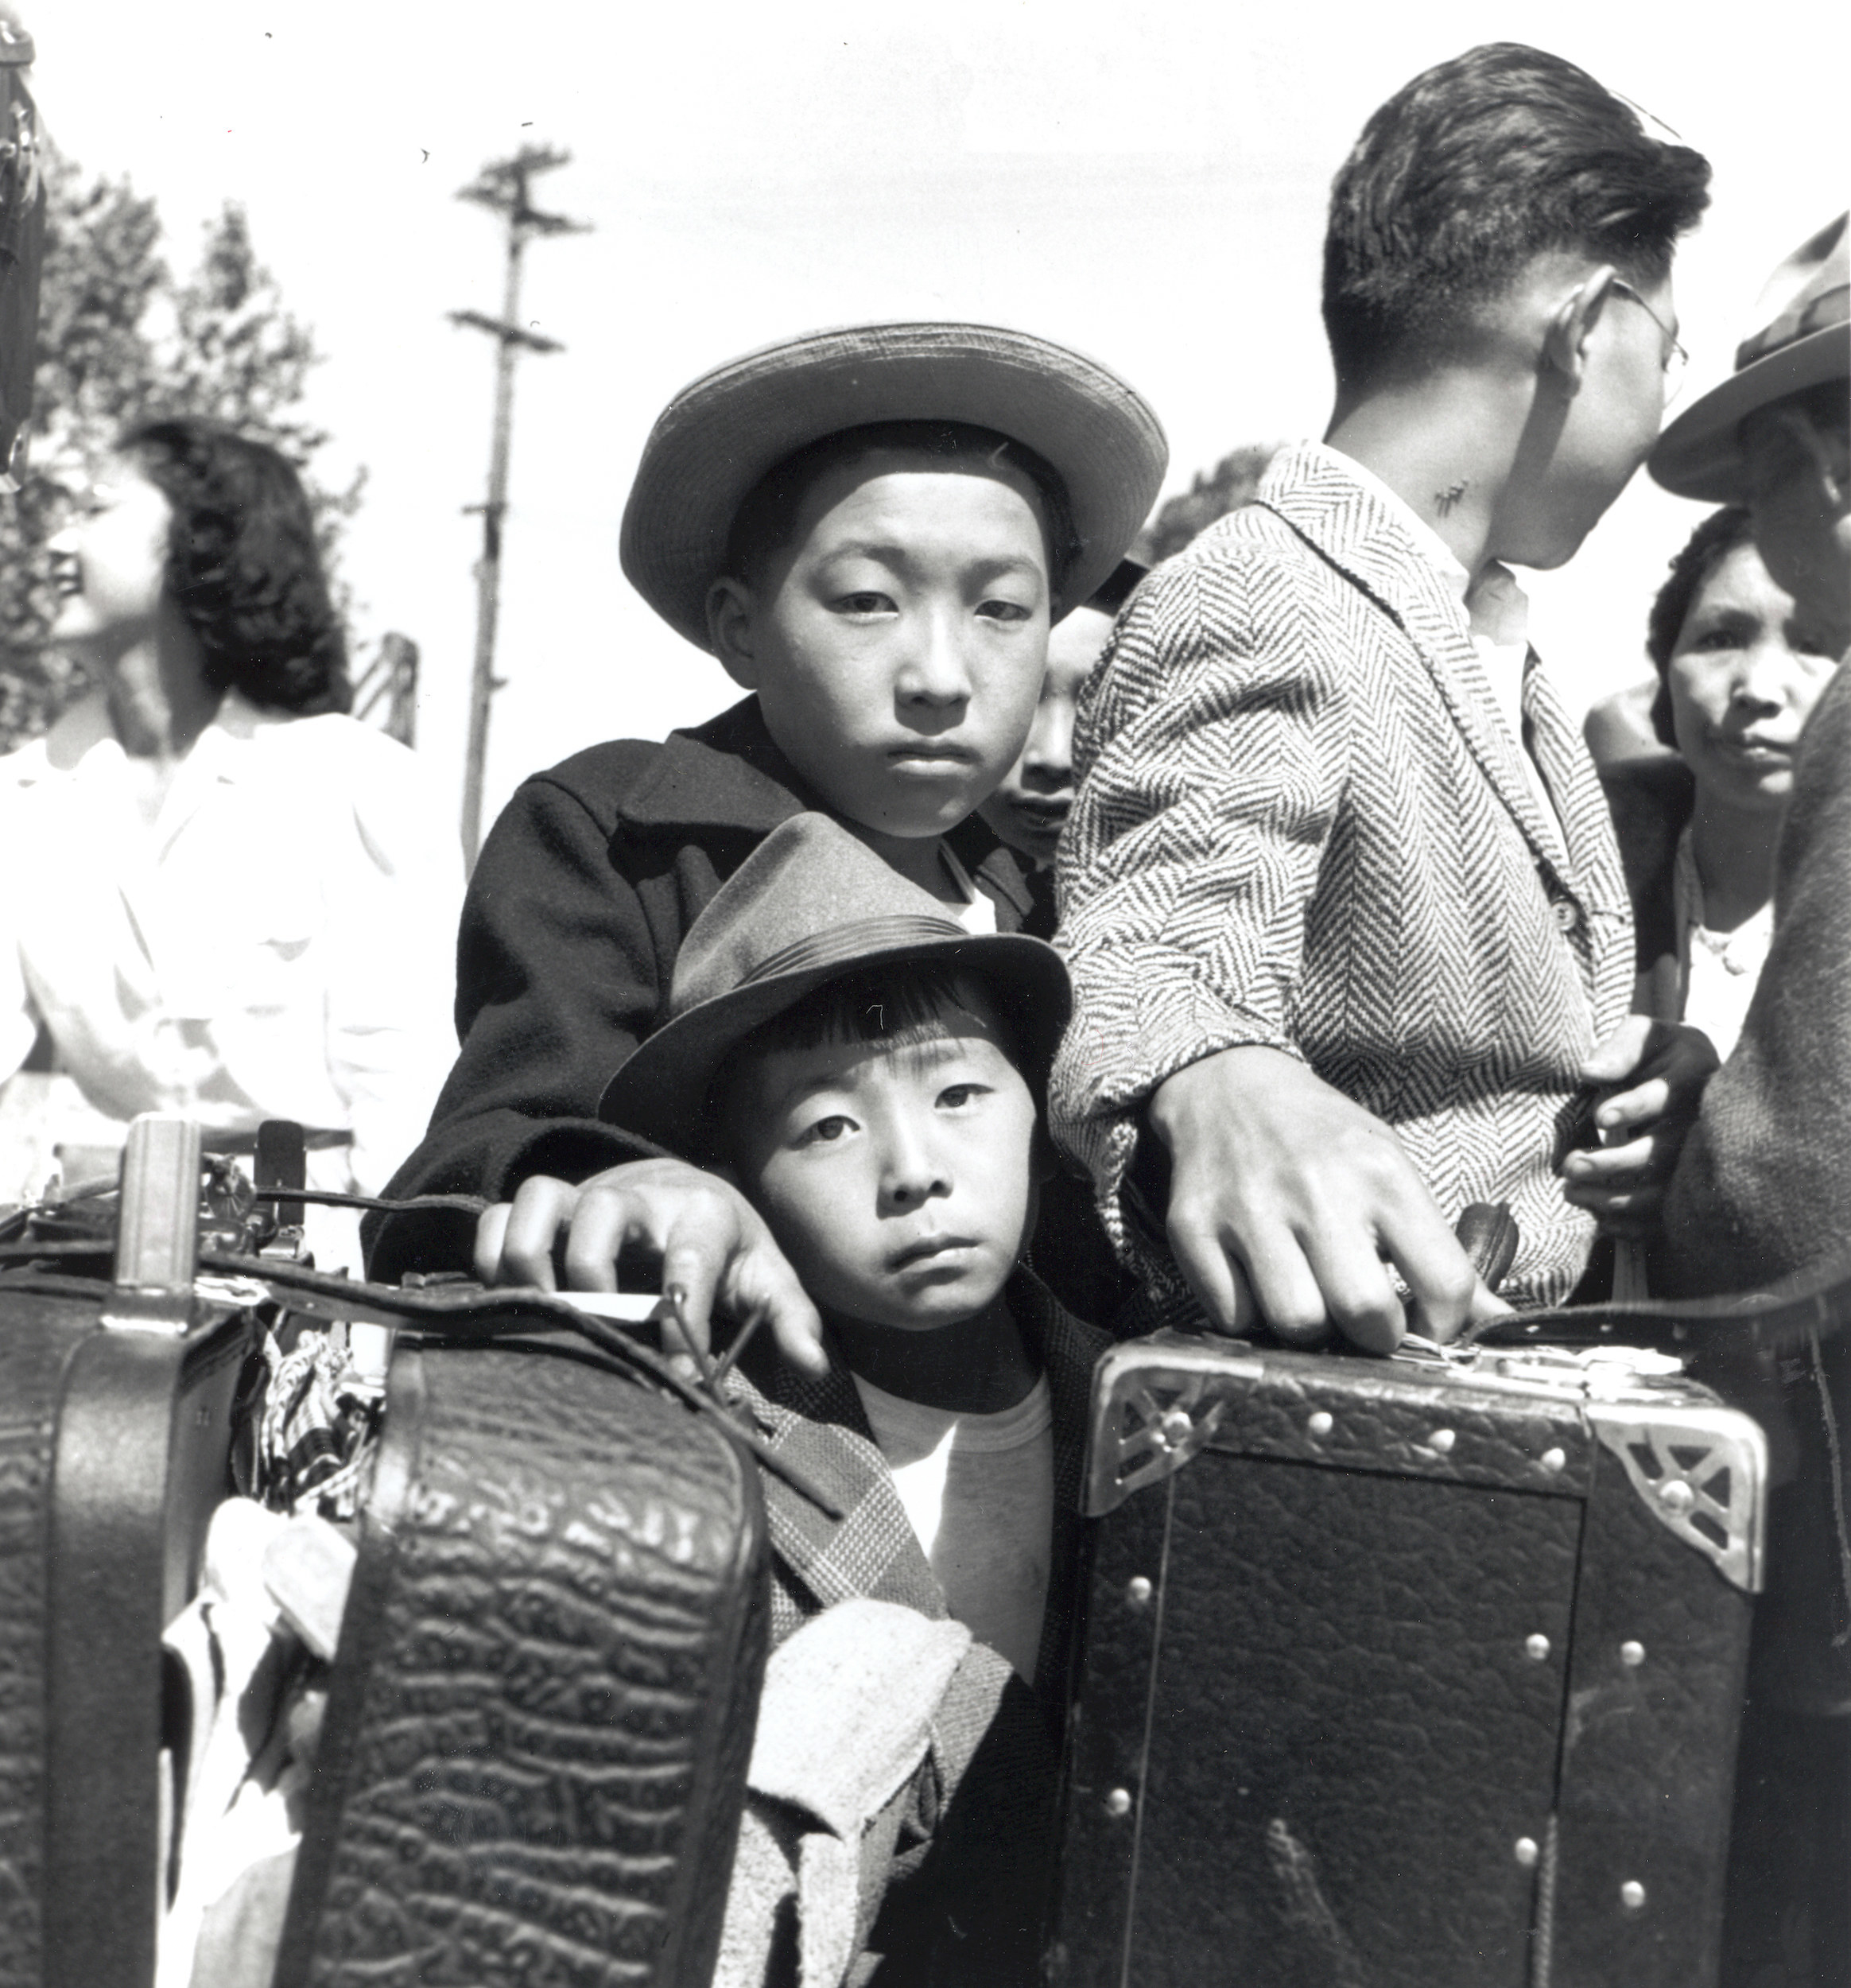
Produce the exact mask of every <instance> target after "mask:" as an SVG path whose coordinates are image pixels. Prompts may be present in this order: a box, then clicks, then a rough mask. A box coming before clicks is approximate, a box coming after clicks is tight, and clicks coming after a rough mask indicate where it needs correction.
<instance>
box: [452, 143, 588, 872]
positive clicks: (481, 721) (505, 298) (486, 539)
mask: <svg viewBox="0 0 1851 1988" xmlns="http://www.w3.org/2000/svg"><path fill="white" fill-rule="evenodd" d="M571 157H572V154H571V153H569V152H557V151H555V150H553V148H552V147H551V146H537V145H524V146H522V148H521V149H520V150H519V151H518V152H517V153H515V154H514V157H512V158H511V159H498V160H496V161H495V162H494V163H493V164H492V165H485V166H484V167H483V169H482V170H481V172H480V173H479V174H477V176H476V177H475V182H474V184H471V185H469V186H466V187H464V188H462V189H461V190H460V192H458V194H457V196H456V197H457V199H458V200H474V201H475V203H476V204H477V205H478V206H480V207H486V208H492V209H493V210H494V211H495V212H496V213H497V214H499V215H503V216H504V217H505V219H506V222H507V230H508V248H507V269H506V276H505V278H504V280H503V285H502V314H501V316H499V318H497V317H486V316H483V313H481V312H479V311H452V312H451V313H450V322H451V323H452V324H464V325H467V326H468V328H470V329H471V331H477V332H487V333H488V335H489V336H490V337H491V338H493V339H494V340H495V341H496V346H497V349H496V353H495V433H494V438H493V440H492V441H491V444H490V447H489V456H488V496H487V501H486V502H485V503H482V504H481V505H479V506H478V505H475V504H471V505H470V506H469V507H468V508H469V509H470V510H471V511H476V510H478V509H479V510H480V511H481V513H482V557H481V559H480V560H479V562H478V563H477V565H476V569H475V675H474V677H473V678H472V680H471V684H470V690H469V756H468V762H467V763H466V765H465V767H464V775H463V860H464V862H465V863H466V864H468V866H469V868H471V869H474V868H475V856H476V852H477V851H478V850H479V848H481V846H482V779H483V767H484V766H485V764H486V763H487V758H488V708H489V701H490V699H491V697H493V696H494V695H495V692H496V691H497V690H498V689H499V688H500V684H499V681H498V680H497V678H496V676H495V620H496V616H497V615H498V613H499V608H500V602H501V546H502V520H503V517H504V516H505V515H506V511H507V503H508V446H509V442H510V437H511V435H512V432H513V429H514V357H515V355H516V354H517V353H518V352H520V351H530V352H557V351H563V350H564V349H565V348H564V347H563V346H561V344H560V343H559V341H558V340H557V339H551V338H541V336H539V335H538V333H537V332H530V331H529V330H527V329H526V327H525V326H524V325H523V324H522V323H521V259H522V254H524V252H525V250H526V246H527V243H529V241H530V240H531V239H532V238H533V237H534V235H582V234H584V232H585V231H586V230H587V228H588V227H589V225H590V224H589V223H588V222H584V221H572V220H568V219H566V217H565V215H563V214H542V213H541V212H540V211H539V210H538V209H537V208H535V207H534V204H533V203H532V202H531V201H530V200H529V199H528V197H527V189H528V186H529V183H530V181H533V180H534V179H536V178H537V177H538V176H539V175H540V174H541V173H551V172H553V170H554V169H556V168H557V167H559V166H562V165H565V164H567V163H568V161H569V160H570V159H571Z"/></svg>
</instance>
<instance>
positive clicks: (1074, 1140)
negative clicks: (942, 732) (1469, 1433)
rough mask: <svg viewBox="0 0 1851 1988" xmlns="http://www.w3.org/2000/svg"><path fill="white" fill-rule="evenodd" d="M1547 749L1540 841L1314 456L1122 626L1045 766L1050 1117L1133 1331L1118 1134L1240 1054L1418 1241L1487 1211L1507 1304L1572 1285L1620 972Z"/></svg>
mask: <svg viewBox="0 0 1851 1988" xmlns="http://www.w3.org/2000/svg"><path fill="white" fill-rule="evenodd" d="M1561 729H1562V733H1563V736H1564V740H1565V750H1566V751H1570V752H1572V754H1573V755H1575V756H1574V759H1572V760H1571V761H1570V763H1571V764H1572V767H1573V771H1572V772H1571V773H1570V774H1569V775H1566V777H1564V778H1562V779H1560V780H1559V781H1558V785H1559V786H1562V787H1565V788H1566V792H1557V793H1555V794H1554V799H1555V802H1556V806H1557V812H1558V813H1559V815H1560V817H1561V820H1560V821H1557V820H1555V819H1554V818H1552V817H1551V816H1550V813H1549V812H1548V811H1547V810H1545V809H1544V808H1543V807H1542V805H1541V803H1540V802H1539V799H1538V798H1537V797H1536V795H1535V792H1534V791H1533V790H1532V788H1531V784H1530V782H1529V780H1528V779H1527V777H1526V775H1525V771H1524V768H1523V764H1522V763H1521V761H1520V760H1519V756H1518V755H1519V752H1520V751H1521V747H1519V744H1518V743H1517V742H1516V741H1515V740H1514V739H1513V738H1512V737H1511V734H1510V731H1509V728H1508V724H1506V723H1505V721H1504V719H1503V717H1502V716H1501V715H1500V712H1499V710H1498V708H1497V705H1496V701H1495V700H1494V697H1493V693H1492V689H1491V685H1490V683H1489V681H1488V678H1487V677H1486V675H1485V674H1484V667H1483V666H1482V664H1481V663H1480V660H1479V658H1478V656H1477V653H1476V651H1475V650H1473V646H1472V643H1471V639H1470V633H1469V628H1468V626H1467V623H1466V620H1465V613H1464V610H1463V609H1462V608H1461V605H1460V604H1459V602H1458V600H1457V598H1456V597H1455V596H1453V594H1451V593H1450V592H1449V591H1448V589H1447V587H1446V584H1445V579H1444V577H1443V576H1442V574H1441V573H1439V571H1438V569H1437V568H1436V567H1435V566H1434V563H1433V561H1431V559H1430V557H1426V556H1425V555H1423V553H1422V551H1421V549H1420V548H1419V546H1418V544H1417V543H1416V542H1415V541H1414V538H1413V537H1412V535H1411V534H1410V533H1409V532H1408V530H1407V528H1406V526H1404V524H1403V522H1401V521H1400V520H1399V518H1397V517H1396V516H1395V514H1394V513H1393V512H1392V511H1391V509H1390V508H1389V507H1387V505H1385V504H1384V503H1382V501H1381V500H1380V498H1379V497H1378V496H1376V495H1375V494H1373V493H1372V491H1370V490H1369V489H1368V488H1367V487H1365V486H1364V484H1363V483H1361V482H1360V480H1358V479H1357V477H1356V476H1355V475H1354V474H1352V472H1351V469H1350V468H1349V466H1348V464H1347V463H1346V461H1345V458H1344V457H1343V456H1341V455H1339V454H1337V452H1335V451H1333V450H1331V449H1328V448H1321V447H1318V446H1316V445H1304V446H1302V447H1299V448H1294V449H1290V450H1287V451H1285V452H1283V453H1282V454H1281V455H1280V456H1278V457H1276V458H1275V460H1274V462H1273V464H1272V466H1271V468H1270V469H1269V470H1268V472H1267V476H1266V477H1265V479H1264V480H1263V482H1262V483H1261V484H1260V487H1259V491H1258V493H1257V495H1256V498H1255V502H1254V503H1251V505H1249V506H1248V507H1245V508H1244V509H1242V510H1240V511H1236V512H1234V513H1233V514H1231V515H1230V516H1228V517H1226V518H1222V519H1220V520H1219V521H1218V522H1217V523H1216V524H1214V525H1213V526H1210V527H1209V530H1207V531H1205V532H1204V533H1203V534H1202V535H1201V537H1200V538H1197V540H1196V541H1195V542H1194V543H1193V545H1191V546H1189V548H1188V549H1187V550H1186V551H1185V552H1183V553H1180V554H1179V555H1178V557H1176V558H1174V559H1173V560H1171V561H1169V562H1168V563H1167V564H1166V565H1162V566H1161V567H1159V568H1158V569H1157V571H1156V572H1155V573H1153V574H1152V576H1151V578H1150V579H1149V580H1147V582H1146V583H1145V584H1144V585H1143V587H1142V588H1139V592H1137V594H1136V595H1135V596H1134V597H1133V599H1132V600H1131V603H1130V604H1129V605H1128V606H1127V608H1126V610H1125V612H1124V614H1123V617H1122V618H1121V619H1120V624H1119V627H1118V629H1117V631H1116V635H1115V637H1114V640H1113V643H1112V647H1111V648H1110V650H1108V657H1107V661H1106V663H1105V665H1104V667H1103V668H1102V669H1101V670H1100V673H1099V674H1097V675H1096V677H1095V678H1094V679H1093V681H1092V685H1090V686H1089V689H1088V694H1087V697H1086V698H1085V702H1084V704H1083V706H1082V709H1081V716H1080V722H1079V728H1078V736H1077V740H1076V751H1075V763H1076V771H1077V777H1078V781H1079V794H1078V798H1077V802H1076V803H1075V806H1074V808H1073V814H1072V816H1071V817H1070V819H1069V822H1068V825H1067V828H1066V831H1065V833H1064V834H1063V836H1062V837H1061V853H1060V863H1059V868H1058V873H1057V888H1058V891H1059V896H1060V903H1061V927H1060V931H1059V935H1058V943H1059V945H1060V946H1061V949H1062V951H1063V952H1065V954H1066V956H1067V960H1068V964H1069V967H1070V968H1071V969H1072V972H1073V984H1074V989H1075V994H1076V999H1077V1008H1076V1014H1075V1019H1074V1022H1073V1027H1072V1028H1071V1029H1070V1030H1069V1033H1068V1035H1067V1039H1066V1041H1065V1043H1064V1044H1063V1045H1062V1048H1061V1056H1060V1059H1059V1062H1058V1063H1057V1066H1056V1069H1055V1071H1054V1083H1053V1096H1052V1105H1053V1118H1054V1127H1055V1130H1056V1132H1057V1135H1058V1136H1060V1138H1061V1140H1062V1142H1063V1143H1065V1145H1067V1147H1069V1150H1070V1151H1073V1153H1074V1155H1076V1156H1077V1158H1079V1159H1081V1161H1082V1162H1083V1163H1085V1166H1086V1167H1088V1169H1089V1171H1090V1172H1091V1174H1092V1178H1093V1182H1094V1185H1095V1187H1096V1191H1097V1194H1098V1196H1099V1201H1100V1209H1101V1213H1102V1214H1103V1215H1104V1219H1105V1221H1106V1224H1107V1226H1108V1229H1111V1231H1112V1236H1113V1239H1114V1241H1115V1242H1116V1244H1118V1245H1119V1247H1120V1249H1121V1251H1122V1252H1124V1253H1126V1254H1127V1256H1130V1257H1131V1259H1132V1260H1134V1261H1135V1264H1136V1265H1137V1267H1138V1268H1139V1271H1140V1272H1141V1273H1142V1275H1143V1280H1144V1282H1145V1284H1146V1287H1147V1290H1148V1291H1149V1292H1150V1295H1151V1296H1152V1297H1153V1298H1154V1299H1155V1300H1156V1301H1157V1303H1158V1310H1159V1311H1160V1312H1161V1313H1162V1315H1164V1316H1165V1317H1166V1318H1174V1319H1177V1320H1179V1321H1180V1320H1181V1319H1182V1318H1184V1317H1185V1316H1186V1315H1187V1314H1188V1313H1189V1311H1190V1310H1192V1309H1193V1307H1191V1305H1190V1301H1189V1297H1188V1295H1187V1291H1186V1289H1185V1287H1184V1285H1183V1283H1182V1278H1181V1276H1180V1274H1179V1273H1178V1271H1177V1269H1176V1268H1175V1265H1174V1262H1173V1261H1172V1260H1170V1257H1169V1256H1168V1253H1167V1252H1166V1250H1165V1248H1164V1247H1163V1245H1162V1240H1161V1233H1162V1232H1161V1206H1160V1203H1159V1205H1158V1209H1157V1211H1156V1212H1155V1213H1151V1212H1150V1211H1149V1208H1148V1204H1147V1202H1145V1200H1144V1199H1143V1197H1141V1195H1140V1194H1139V1193H1138V1192H1137V1191H1135V1189H1134V1190H1133V1191H1132V1192H1131V1193H1130V1194H1127V1191H1126V1190H1127V1174H1128V1173H1129V1172H1130V1171H1131V1168H1132V1166H1133V1162H1134V1159H1135V1157H1136V1155H1137V1152H1138V1146H1139V1136H1140V1132H1141V1129H1142V1125H1143V1105H1144V1101H1145V1100H1146V1099H1147V1097H1148V1096H1149V1095H1150V1093H1151V1091H1152V1090H1153V1089H1154V1088H1155V1087H1156V1086H1157V1085H1158V1084H1160V1083H1162V1081H1163V1080H1164V1079H1165V1078H1166V1077H1169V1076H1170V1075H1171V1074H1173V1073H1174V1071H1176V1070H1180V1069H1182V1067H1184V1066H1185V1065H1187V1064H1189V1063H1192V1062H1196V1061H1197V1059H1198V1058H1201V1057H1204V1056H1207V1055H1209V1054H1213V1052H1215V1051H1216V1050H1222V1049H1228V1048H1232V1047H1233V1046H1236V1045H1239V1044H1245V1043H1262V1044H1266V1045H1268V1046H1271V1047H1273V1048H1275V1049H1280V1050H1286V1051H1289V1052H1290V1054H1294V1055H1296V1056H1299V1057H1302V1058H1303V1059H1304V1060H1305V1061H1306V1062H1307V1063H1308V1064H1309V1065H1310V1067H1311V1068H1312V1069H1313V1070H1315V1071H1316V1072H1317V1074H1318V1075H1319V1076H1320V1077H1323V1078H1324V1079H1325V1081H1327V1082H1329V1083H1330V1084H1333V1085H1335V1086H1336V1087H1337V1089H1340V1090H1341V1091H1343V1092H1345V1093H1346V1094H1347V1095H1348V1096H1349V1097H1353V1098H1354V1099H1356V1101H1357V1102H1358V1103H1359V1104H1361V1105H1364V1106H1365V1107H1366V1108H1367V1109H1368V1110H1370V1111H1372V1112H1374V1113H1376V1116H1379V1117H1380V1118H1382V1119H1383V1120H1386V1121H1387V1123H1388V1124H1390V1125H1391V1126H1393V1127H1394V1128H1395V1131H1396V1132H1398V1133H1399V1136H1400V1138H1401V1140H1402V1142H1403V1145H1404V1146H1405V1147H1407V1151H1408V1152H1409V1154H1410V1155H1411V1158H1412V1159H1413V1161H1414V1165H1415V1167H1417V1168H1418V1171H1419V1172H1420V1174H1421V1175H1422V1177H1423V1178H1424V1179H1425V1180H1426V1183H1427V1185H1428V1186H1429V1187H1430V1189H1431V1190H1432V1192H1433V1194H1434V1196H1435V1198H1436V1199H1437V1200H1438V1202H1439V1205H1440V1206H1441V1208H1442V1209H1443V1210H1444V1211H1445V1214H1446V1216H1447V1217H1448V1219H1449V1220H1451V1219H1453V1218H1455V1217H1457V1215H1458V1213H1459V1212H1460V1210H1461V1209H1463V1208H1464V1207H1465V1206H1467V1205H1468V1204H1469V1203H1470V1202H1475V1201H1493V1202H1495V1201H1508V1202H1509V1203H1510V1204H1511V1209H1512V1212H1513V1213H1515V1217H1516V1219H1517V1221H1518V1223H1519V1226H1520V1227H1521V1229H1522V1232H1523V1244H1522V1247H1521V1248H1520V1250H1519V1254H1518V1256H1517V1259H1516V1261H1515V1264H1514V1265H1513V1267H1512V1270H1511V1276H1510V1278H1509V1279H1508V1282H1507V1283H1506V1286H1505V1291H1506V1293H1507V1295H1509V1296H1511V1298H1512V1299H1513V1300H1514V1301H1515V1302H1518V1303H1538V1302H1554V1301H1558V1300H1559V1299H1562V1297H1564V1296H1565V1295H1566V1294H1567V1292H1568V1291H1569V1290H1570V1288H1571V1287H1572V1286H1573V1285H1574V1282H1575V1280H1576V1279H1577V1276H1578V1275H1579V1274H1580V1272H1581V1269H1582V1268H1583V1266H1584V1264H1585V1259H1586V1256H1587V1252H1588V1248H1589V1243H1590V1241H1591V1240H1592V1235H1593V1225H1592V1223H1591V1221H1590V1219H1589V1217H1587V1216H1585V1215H1584V1214H1582V1213H1580V1212H1579V1211H1578V1210H1577V1209H1573V1208H1570V1206H1568V1205H1567V1203H1566V1202H1564V1200H1563V1199H1562V1192H1561V1184H1560V1182H1559V1180H1558V1178H1557V1175H1556V1171H1555V1170H1556V1167H1557V1166H1558V1163H1559V1160H1560V1159H1561V1157H1562V1154H1563V1153H1564V1151H1566V1149H1567V1147H1568V1146H1569V1145H1570V1144H1571V1143H1575V1142H1576V1140H1577V1135H1578V1133H1579V1130H1580V1126H1581V1121H1582V1120H1584V1118H1585V1105H1586V1097H1585V1093H1581V1092H1580V1091H1579V1090H1578V1089H1577V1081H1576V1072H1577V1067H1578V1066H1579V1065H1580V1063H1581V1059H1582V1058H1584V1057H1585V1055H1586V1054H1587V1053H1588V1052H1589V1050H1591V1049H1592V1048H1593V1046H1594V1044H1595V1043H1596V1042H1597V1040H1598V1039H1600V1038H1601V1037H1603V1036H1605V1035H1606V1034H1607V1033H1608V1031H1611V1030H1612V1028H1614V1027H1616V1025H1617V1024H1618V1023H1620V1021H1621V1020H1622V1019H1624V1016H1625V1015H1626V1013H1627V1011H1628V1007H1629V1005H1630V1000H1631V995H1632V964H1633V963H1632V921H1631V914H1630V911H1629V909H1628V902H1627V894H1626V889H1625V884H1624V879H1623V876H1622V874H1621V871H1620V858H1619V854H1618V852H1617V850H1616V847H1615V845H1614V840H1613V833H1612V826H1611V824H1610V822H1609V820H1608V813H1607V807H1606V803H1605V800H1604V798H1603V797H1602V794H1601V785H1600V782H1599V779H1598V778H1597V775H1596V774H1595V771H1594V769H1593V764H1592V763H1591V762H1590V761H1589V759H1588V758H1587V755H1586V753H1585V750H1583V749H1582V748H1581V747H1580V744H1579V741H1578V738H1576V739H1573V740H1569V739H1568V737H1567V734H1568V732H1570V730H1571V729H1572V728H1570V727H1567V726H1566V724H1565V725H1564V726H1563V727H1562V728H1561ZM1149 1177H1150V1176H1149V1175H1147V1170H1146V1169H1145V1168H1143V1167H1139V1169H1138V1172H1137V1175H1136V1177H1135V1178H1136V1179H1138V1180H1139V1181H1143V1180H1145V1179H1147V1178H1149Z"/></svg>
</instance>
